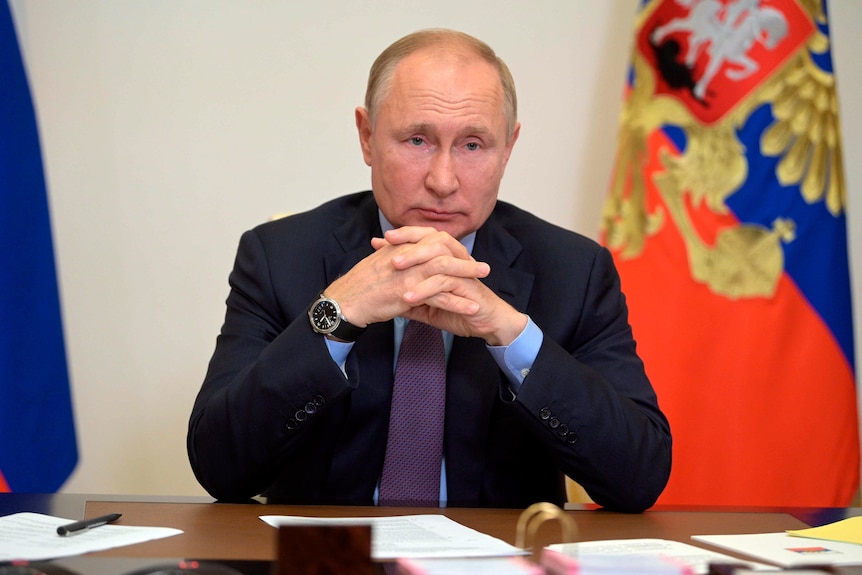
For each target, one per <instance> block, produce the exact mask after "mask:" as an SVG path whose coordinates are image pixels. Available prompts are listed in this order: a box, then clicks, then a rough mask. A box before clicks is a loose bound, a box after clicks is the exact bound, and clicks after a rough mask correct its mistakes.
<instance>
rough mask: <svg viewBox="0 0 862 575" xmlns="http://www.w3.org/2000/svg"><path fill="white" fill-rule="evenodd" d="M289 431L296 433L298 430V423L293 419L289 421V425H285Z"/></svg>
mask: <svg viewBox="0 0 862 575" xmlns="http://www.w3.org/2000/svg"><path fill="white" fill-rule="evenodd" d="M284 426H285V427H286V428H287V430H288V431H294V430H295V429H296V421H294V420H292V419H288V420H287V423H285V424H284Z"/></svg>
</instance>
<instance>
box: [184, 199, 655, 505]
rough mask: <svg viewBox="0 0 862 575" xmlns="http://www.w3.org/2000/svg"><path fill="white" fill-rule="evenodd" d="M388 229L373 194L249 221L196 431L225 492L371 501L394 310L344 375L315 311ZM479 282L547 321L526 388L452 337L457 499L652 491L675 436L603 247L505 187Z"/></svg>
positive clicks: (195, 462) (451, 466)
mask: <svg viewBox="0 0 862 575" xmlns="http://www.w3.org/2000/svg"><path fill="white" fill-rule="evenodd" d="M379 235H380V225H379V221H378V212H377V205H376V204H375V202H374V199H373V197H372V195H371V193H370V192H361V193H358V194H353V195H349V196H345V197H343V198H339V199H337V200H333V201H331V202H328V203H326V204H324V205H322V206H320V207H318V208H316V209H314V210H311V211H309V212H306V213H301V214H297V215H293V216H290V217H287V218H284V219H281V220H277V221H274V222H269V223H266V224H263V225H261V226H259V227H257V228H255V229H254V230H251V231H249V232H246V233H245V234H244V235H243V237H242V239H241V241H240V245H239V250H238V253H237V257H236V263H235V266H234V270H233V272H232V273H231V275H230V285H231V291H230V295H229V296H228V299H227V312H226V316H225V322H224V325H223V327H222V330H221V333H220V335H219V336H218V339H217V342H216V349H215V352H214V354H213V357H212V360H211V362H210V365H209V369H208V372H207V375H206V379H205V381H204V384H203V386H202V388H201V390H200V392H199V395H198V397H197V400H196V402H195V405H194V408H193V411H192V415H191V419H190V423H189V434H188V451H189V457H190V461H191V464H192V468H193V469H194V472H195V475H196V476H197V478H198V480H199V481H200V482H201V484H202V485H203V486H204V487H205V488H206V489H207V491H208V492H209V493H210V494H211V495H213V496H214V497H216V498H218V499H222V500H237V499H245V498H248V497H252V496H255V495H258V494H261V493H262V494H264V495H267V496H268V497H269V500H270V501H278V502H285V503H301V504H320V503H326V504H330V503H331V504H357V505H371V504H373V493H374V489H375V486H376V484H377V480H378V478H379V476H380V471H381V468H382V465H383V455H384V451H385V448H386V436H387V429H388V420H389V405H390V397H391V391H392V381H393V353H394V351H393V322H391V321H389V322H383V323H379V324H373V325H371V326H369V327H368V330H367V331H366V332H365V333H364V334H363V335H362V336H361V337H360V338H359V340H358V341H357V342H356V344H355V345H354V347H353V350H352V351H351V353H350V355H349V356H348V360H347V364H346V371H347V375H348V377H345V376H344V374H343V373H342V371H341V370H340V369H339V367H338V366H337V365H335V363H334V362H333V361H332V359H331V358H330V355H329V352H328V350H327V347H326V344H325V342H324V339H323V337H322V336H321V335H319V334H316V333H314V332H313V331H312V329H311V327H310V325H309V322H308V317H307V314H306V312H307V309H308V307H309V305H310V304H311V302H312V301H313V300H314V299H315V298H316V296H317V295H318V294H319V293H320V292H321V291H322V290H323V289H324V288H325V287H326V286H327V285H329V284H330V283H331V282H332V281H333V280H335V279H336V278H337V277H338V276H339V275H340V274H343V273H345V272H346V271H347V270H349V269H350V268H351V267H352V266H354V265H355V264H356V263H357V262H359V261H360V260H361V259H362V258H364V257H365V256H367V255H369V254H370V253H371V252H372V248H371V246H370V239H371V237H373V236H379ZM473 256H474V257H475V258H476V259H477V260H480V261H485V262H488V263H489V264H490V266H491V273H490V275H489V276H488V277H487V278H486V279H485V280H483V281H484V282H485V283H486V284H487V285H488V286H489V287H490V288H491V289H492V290H493V291H494V292H495V293H497V294H498V295H499V296H500V297H502V298H503V299H504V300H506V301H507V302H509V303H510V304H511V305H512V306H514V307H515V308H516V309H518V310H521V311H523V312H525V313H527V314H529V315H530V317H531V318H532V319H533V321H535V322H536V324H537V325H538V326H539V327H540V328H541V329H542V331H543V333H544V342H543V344H542V346H541V349H540V351H539V354H538V357H537V358H536V360H535V363H534V365H533V368H532V370H531V371H530V373H529V375H528V376H527V378H526V379H525V381H524V383H523V386H522V388H521V390H520V392H519V393H518V395H517V397H512V394H511V392H510V391H509V386H508V383H507V380H506V377H505V375H504V374H503V373H502V372H501V370H500V369H499V367H498V366H497V364H496V363H495V362H494V360H493V358H492V357H491V355H490V353H489V352H488V351H487V349H486V346H485V342H484V341H483V340H481V339H478V338H463V337H456V338H455V340H454V343H453V347H452V351H451V354H450V357H449V364H448V372H447V383H446V386H447V387H446V390H447V391H446V393H447V395H446V422H445V439H444V442H445V444H444V449H445V457H446V480H447V485H448V497H449V500H448V504H449V505H450V506H473V507H479V506H493V507H524V506H527V505H529V504H531V503H535V502H537V501H551V502H555V503H562V502H563V501H564V500H565V486H564V475H568V476H570V477H572V478H573V479H575V480H576V481H578V482H579V483H580V484H581V485H582V486H583V487H584V488H585V489H586V491H587V492H588V493H589V494H590V496H591V497H592V498H593V500H594V501H595V502H596V503H598V504H600V505H603V506H605V507H608V508H611V509H617V510H621V511H632V512H636V511H641V510H643V509H646V508H647V507H649V506H651V505H652V504H653V503H654V502H655V500H656V498H657V497H658V495H659V494H660V493H661V491H662V489H664V486H665V484H666V482H667V478H668V475H669V473H670V464H671V437H670V430H669V427H668V423H667V420H666V418H665V417H664V415H663V414H662V412H661V411H660V409H659V407H658V404H657V400H656V396H655V393H654V391H653V389H652V387H651V385H650V383H649V381H648V379H647V377H646V374H645V372H644V367H643V364H642V362H641V360H640V359H639V358H638V356H637V354H636V351H635V341H634V339H633V337H632V331H631V328H630V327H629V324H628V319H627V315H628V314H627V309H626V305H625V298H624V296H623V294H622V293H621V291H620V282H619V277H618V275H617V273H616V270H615V268H614V266H613V261H612V258H611V256H610V254H609V253H608V251H607V250H606V249H604V248H602V247H600V246H599V245H598V244H596V243H595V242H593V241H592V240H589V239H587V238H585V237H583V236H581V235H578V234H576V233H573V232H571V231H567V230H564V229H562V228H559V227H556V226H553V225H551V224H549V223H547V222H544V221H542V220H540V219H538V218H536V217H535V216H533V215H531V214H529V213H527V212H525V211H523V210H520V209H518V208H515V207H514V206H512V205H510V204H507V203H504V202H498V203H497V206H496V208H495V209H494V211H493V213H492V214H491V216H490V217H489V219H488V221H487V222H486V223H485V224H484V225H483V226H482V227H481V228H480V229H479V230H478V232H477V234H476V241H475V245H474V248H473Z"/></svg>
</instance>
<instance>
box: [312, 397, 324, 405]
mask: <svg viewBox="0 0 862 575" xmlns="http://www.w3.org/2000/svg"><path fill="white" fill-rule="evenodd" d="M312 401H313V402H314V405H316V406H317V407H321V406H322V405H323V404H324V403H326V399H325V398H324V397H323V396H322V395H315V396H314V397H313V398H312Z"/></svg>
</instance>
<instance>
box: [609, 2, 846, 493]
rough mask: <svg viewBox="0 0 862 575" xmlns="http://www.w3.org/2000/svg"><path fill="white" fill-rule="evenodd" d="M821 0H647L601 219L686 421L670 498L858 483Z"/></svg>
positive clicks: (662, 391)
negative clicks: (609, 186)
mask: <svg viewBox="0 0 862 575" xmlns="http://www.w3.org/2000/svg"><path fill="white" fill-rule="evenodd" d="M843 178H844V177H843V169H842V156H841V137H840V129H839V123H838V103H837V98H836V93H835V76H834V73H833V69H832V64H831V57H830V40H829V30H828V23H827V7H826V2H825V0H822V3H821V1H820V0H815V1H812V2H804V3H803V2H800V1H797V0H759V1H758V0H650V1H645V2H644V3H643V5H642V7H641V10H640V12H639V14H638V18H637V23H636V32H635V42H634V45H633V50H632V67H631V74H630V78H629V85H628V88H627V91H626V96H625V102H624V107H623V113H622V116H621V122H620V136H619V140H618V150H617V158H616V165H615V172H614V176H613V181H612V185H611V193H610V196H609V199H608V202H607V206H606V210H605V214H604V218H603V241H604V242H605V244H606V245H607V246H608V247H609V248H610V249H611V250H612V251H613V253H614V257H615V260H616V263H617V266H618V268H619V270H620V274H621V276H622V287H623V291H624V292H625V293H626V296H627V298H628V303H629V308H630V320H631V323H632V326H633V329H634V334H635V337H636V339H637V341H638V350H639V352H640V354H641V356H642V357H643V359H644V362H645V363H646V368H647V373H648V374H649V376H650V379H651V381H652V383H653V385H654V386H655V388H656V392H657V393H658V397H659V403H660V405H661V407H662V408H663V409H664V411H665V412H666V414H667V416H668V418H669V420H670V424H671V431H672V433H673V440H674V453H673V457H674V460H673V470H672V472H671V478H670V482H669V484H668V486H667V489H666V490H665V492H664V494H663V495H662V496H661V498H660V499H659V503H667V504H727V505H766V506H772V505H775V506H786V505H793V506H846V505H848V504H850V502H851V500H852V499H853V497H854V495H855V494H856V492H857V489H858V487H859V431H858V423H857V409H856V406H857V403H856V387H855V376H854V358H853V349H854V348H853V326H852V312H851V291H850V273H849V265H848V252H847V238H846V190H845V183H844V179H843Z"/></svg>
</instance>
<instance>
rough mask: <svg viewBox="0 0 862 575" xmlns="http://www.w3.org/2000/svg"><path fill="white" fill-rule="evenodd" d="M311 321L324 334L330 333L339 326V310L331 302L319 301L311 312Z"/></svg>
mask: <svg viewBox="0 0 862 575" xmlns="http://www.w3.org/2000/svg"><path fill="white" fill-rule="evenodd" d="M311 321H312V322H314V326H315V327H316V328H317V329H319V330H320V331H321V332H322V333H330V332H331V331H332V330H334V329H335V328H336V327H337V326H338V308H337V307H335V304H334V303H333V302H331V301H329V300H322V301H319V302H317V305H316V306H314V309H313V310H312V312H311Z"/></svg>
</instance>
